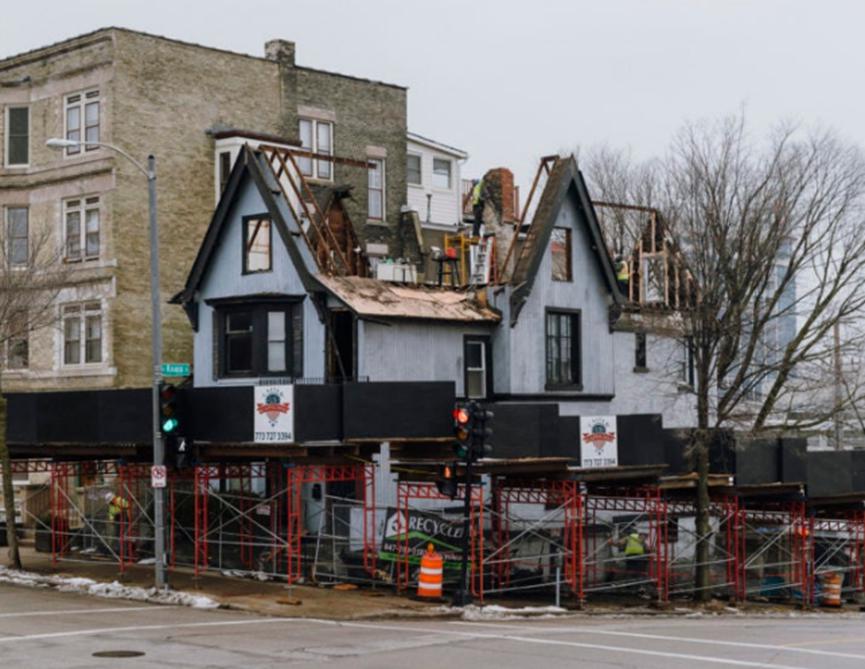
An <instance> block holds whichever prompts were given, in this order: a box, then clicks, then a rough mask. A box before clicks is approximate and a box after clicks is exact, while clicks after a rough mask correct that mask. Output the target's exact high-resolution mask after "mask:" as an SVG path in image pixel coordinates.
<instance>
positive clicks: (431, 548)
mask: <svg viewBox="0 0 865 669" xmlns="http://www.w3.org/2000/svg"><path fill="white" fill-rule="evenodd" d="M426 549H427V552H428V553H432V552H434V551H435V549H436V548H435V546H433V544H432V542H429V543H428V544H427V545H426Z"/></svg>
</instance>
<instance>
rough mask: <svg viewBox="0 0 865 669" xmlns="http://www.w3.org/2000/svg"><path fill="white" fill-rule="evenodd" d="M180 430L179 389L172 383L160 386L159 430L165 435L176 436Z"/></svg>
mask: <svg viewBox="0 0 865 669" xmlns="http://www.w3.org/2000/svg"><path fill="white" fill-rule="evenodd" d="M179 428H180V414H179V411H178V396H177V388H175V387H174V386H173V385H171V384H170V383H163V384H161V385H160V386H159V429H160V430H162V434H163V435H170V434H176V433H177V431H178V429H179Z"/></svg>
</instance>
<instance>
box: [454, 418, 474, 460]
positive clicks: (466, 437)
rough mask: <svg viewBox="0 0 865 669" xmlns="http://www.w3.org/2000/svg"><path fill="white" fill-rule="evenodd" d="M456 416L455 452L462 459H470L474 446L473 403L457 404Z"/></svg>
mask: <svg viewBox="0 0 865 669" xmlns="http://www.w3.org/2000/svg"><path fill="white" fill-rule="evenodd" d="M453 416H454V437H456V443H454V453H455V454H456V456H457V457H458V458H459V459H460V460H466V459H468V457H469V455H470V454H471V448H472V427H473V420H472V417H473V415H472V405H471V404H469V405H467V406H457V407H456V408H455V409H454V411H453Z"/></svg>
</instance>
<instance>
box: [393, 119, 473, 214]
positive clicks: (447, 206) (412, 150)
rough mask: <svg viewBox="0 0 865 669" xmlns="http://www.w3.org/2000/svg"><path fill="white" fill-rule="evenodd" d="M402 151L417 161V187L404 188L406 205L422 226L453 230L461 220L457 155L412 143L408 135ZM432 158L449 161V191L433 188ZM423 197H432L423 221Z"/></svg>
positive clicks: (424, 199)
mask: <svg viewBox="0 0 865 669" xmlns="http://www.w3.org/2000/svg"><path fill="white" fill-rule="evenodd" d="M406 151H407V153H409V154H415V155H419V156H420V157H421V184H420V185H416V184H407V186H406V188H407V190H408V193H407V195H406V198H407V199H406V202H407V203H408V205H409V207H411V208H412V209H414V210H415V211H417V213H418V216H419V217H420V220H421V223H422V224H430V225H432V226H437V227H441V226H446V227H454V228H455V227H456V225H457V224H458V223H459V222H460V220H461V219H462V203H461V201H460V184H461V181H462V179H461V177H460V167H461V165H460V163H461V159H462V157H461V156H460V155H458V154H455V153H448V152H445V151H443V150H440V149H436V148H433V147H432V146H430V145H427V144H423V143H420V142H418V141H415V140H413V139H412V137H411V135H409V138H408V140H407V143H406ZM434 158H441V159H443V160H450V161H451V187H450V189H441V188H434V187H433V184H432V178H433V159H434ZM427 194H430V195H431V196H432V199H431V200H430V207H429V220H427Z"/></svg>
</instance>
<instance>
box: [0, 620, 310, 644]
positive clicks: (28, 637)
mask: <svg viewBox="0 0 865 669" xmlns="http://www.w3.org/2000/svg"><path fill="white" fill-rule="evenodd" d="M305 620H308V619H307V618H253V619H251V620H217V621H210V622H204V623H175V624H173V625H128V626H125V627H97V628H95V629H86V630H70V631H68V632H44V633H41V634H22V635H20V636H3V637H0V643H14V642H15V641H36V640H39V639H59V638H63V637H72V636H95V635H99V634H113V633H116V632H150V631H157V630H176V629H186V628H196V627H219V626H220V625H222V626H228V625H272V624H275V623H288V622H303V621H305ZM325 622H327V621H325Z"/></svg>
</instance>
